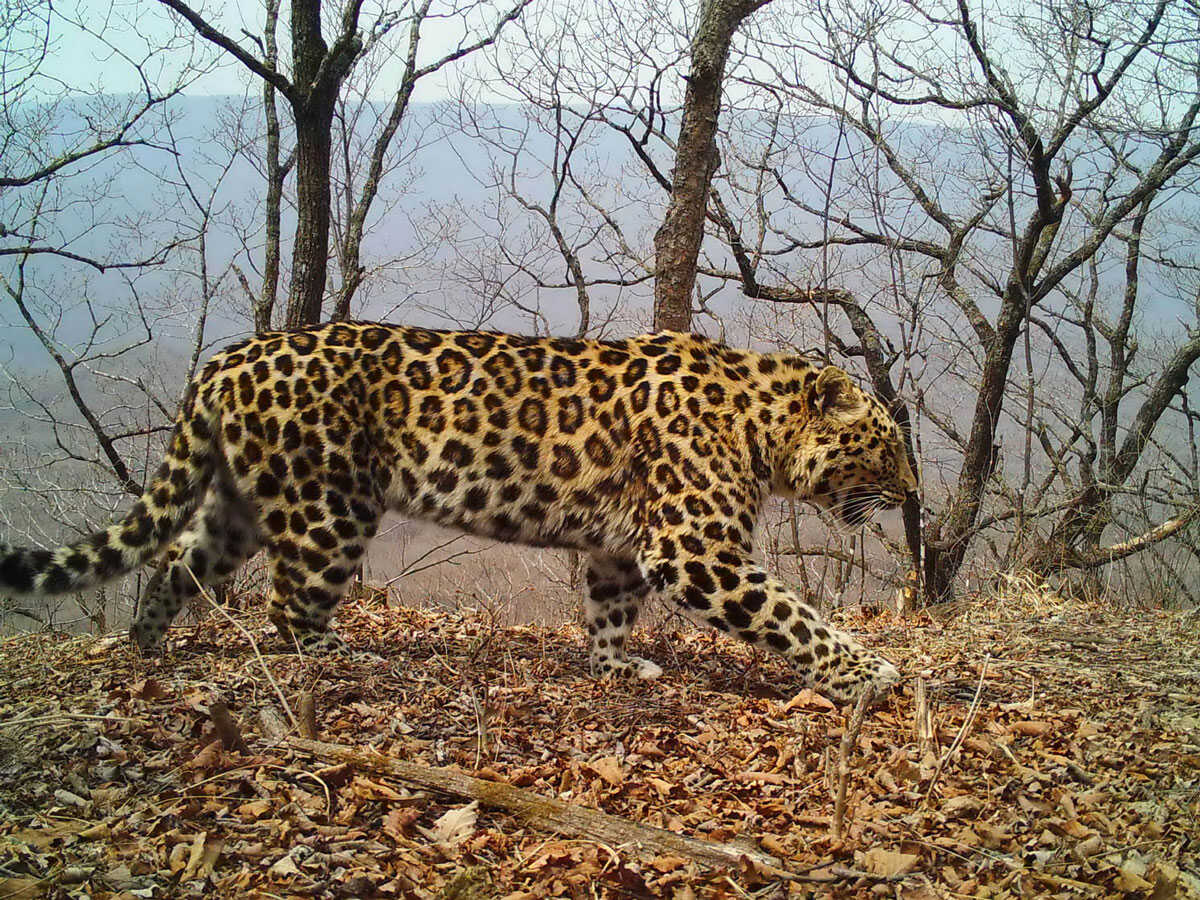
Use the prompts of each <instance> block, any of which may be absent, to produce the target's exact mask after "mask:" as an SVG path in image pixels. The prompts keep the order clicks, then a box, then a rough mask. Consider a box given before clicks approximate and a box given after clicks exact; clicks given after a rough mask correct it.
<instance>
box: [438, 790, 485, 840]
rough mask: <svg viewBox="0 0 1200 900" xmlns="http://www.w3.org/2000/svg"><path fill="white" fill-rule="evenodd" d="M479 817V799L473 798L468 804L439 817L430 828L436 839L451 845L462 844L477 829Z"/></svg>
mask: <svg viewBox="0 0 1200 900" xmlns="http://www.w3.org/2000/svg"><path fill="white" fill-rule="evenodd" d="M478 818H479V801H478V800H472V801H471V802H470V803H468V804H467V805H466V806H460V807H458V808H457V809H451V810H448V811H447V812H445V813H443V814H442V815H441V816H439V817H438V819H437V821H435V822H434V823H433V828H432V829H431V830H430V832H431V836H432V837H433V839H434V840H435V841H438V842H439V843H443V844H449V845H451V846H453V845H455V844H461V843H462V842H463V841H465V840H466V839H467V838H468V837H470V836H471V835H472V833H474V831H475V822H476V820H477V819H478Z"/></svg>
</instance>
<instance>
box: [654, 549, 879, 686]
mask: <svg viewBox="0 0 1200 900" xmlns="http://www.w3.org/2000/svg"><path fill="white" fill-rule="evenodd" d="M701 546H703V548H704V552H703V553H697V552H693V551H688V550H685V549H684V548H686V547H692V548H699V547H701ZM639 562H640V563H641V566H642V571H643V572H644V573H645V576H646V579H647V581H649V582H650V584H651V585H652V586H653V587H655V588H656V589H658V590H660V591H662V592H663V594H664V595H665V596H666V597H668V598H669V599H671V600H672V601H673V602H675V603H677V604H679V605H680V606H681V607H683V609H684V610H685V611H686V612H687V613H688V614H689V615H690V616H692V617H693V618H695V619H698V620H700V621H703V622H707V623H708V624H709V625H712V626H713V627H715V628H719V629H720V630H722V631H726V632H728V633H730V634H732V635H735V636H737V637H739V638H741V639H742V640H744V641H748V642H749V643H751V644H754V645H756V646H759V647H765V648H767V649H770V650H774V651H775V652H777V653H780V654H782V655H783V656H785V657H787V659H788V660H789V661H790V662H791V663H792V665H793V666H795V668H796V669H797V671H798V672H799V673H800V674H801V676H802V677H804V678H805V679H806V681H807V682H808V683H809V684H811V685H812V686H813V687H815V688H816V689H817V690H819V691H820V692H821V693H823V694H825V695H826V696H828V697H830V698H832V699H834V700H837V701H842V702H846V701H850V700H853V699H855V698H856V697H858V696H859V695H860V694H861V692H862V691H863V689H864V688H865V687H866V686H868V685H869V686H871V687H872V688H874V690H875V691H876V693H877V694H880V693H883V692H884V691H886V690H887V689H888V688H889V687H891V685H893V684H895V683H896V682H897V681H898V680H899V679H900V672H899V670H898V669H897V668H896V667H895V666H894V665H892V664H891V663H890V662H888V661H887V660H886V659H884V658H883V657H882V656H880V655H879V654H877V653H875V652H873V651H871V650H868V649H867V648H865V647H863V646H862V645H861V644H860V643H859V642H858V641H856V640H855V639H854V638H853V637H851V636H850V635H849V634H847V633H845V632H843V631H839V630H837V629H835V628H833V627H831V626H830V625H828V624H827V623H825V622H824V621H822V619H821V617H820V616H819V615H817V611H816V610H815V609H813V608H812V607H811V606H810V605H808V604H807V603H805V602H804V601H802V600H801V599H800V598H799V597H798V596H796V594H795V593H794V592H793V591H791V590H789V589H788V588H787V586H786V585H784V584H783V583H782V582H780V581H779V580H778V579H776V578H772V577H771V576H770V575H769V574H768V573H767V572H766V570H764V569H763V568H762V566H760V565H759V564H758V563H756V562H755V561H754V560H753V559H751V558H750V557H749V555H748V554H747V553H746V551H745V549H744V548H742V547H741V546H738V545H736V544H730V543H721V542H716V543H714V542H713V541H712V540H711V539H709V538H706V537H705V536H704V535H703V534H702V533H698V532H695V531H683V532H682V533H671V534H666V533H663V534H658V535H656V536H655V537H654V539H652V540H651V541H650V542H649V546H648V547H647V549H645V550H644V551H643V552H642V553H641V554H640V556H639Z"/></svg>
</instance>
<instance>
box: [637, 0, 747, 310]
mask: <svg viewBox="0 0 1200 900" xmlns="http://www.w3.org/2000/svg"><path fill="white" fill-rule="evenodd" d="M762 5H763V4H762V3H747V2H745V0H703V3H702V4H701V6H700V21H699V23H698V24H697V26H696V35H695V37H694V38H693V40H692V70H691V74H690V75H689V77H688V82H687V91H686V92H685V94H684V100H683V119H682V121H681V122H680V125H679V140H678V141H677V143H676V146H675V170H674V173H673V174H672V176H671V200H670V203H669V204H668V205H667V213H666V216H664V218H663V223H662V225H661V226H660V227H659V229H658V232H657V233H656V234H655V235H654V256H655V267H656V270H657V271H656V273H655V279H654V328H655V330H656V331H664V330H670V331H688V330H690V329H691V326H692V286H693V285H694V284H695V282H696V260H697V259H698V258H699V255H700V242H701V240H702V239H703V238H704V217H705V211H706V209H707V206H708V188H709V185H710V184H711V183H712V175H713V170H714V169H715V168H716V165H717V148H716V143H715V138H716V134H717V117H718V114H719V113H720V110H721V81H722V79H723V78H724V75H725V63H726V61H727V60H728V59H729V45H730V43H731V41H732V40H733V35H734V32H735V31H737V28H738V26H739V25H740V24H741V22H742V20H743V19H744V18H745V17H746V16H748V15H749V14H750V13H751V12H753V11H754V10H755V9H757V8H758V7H759V6H762Z"/></svg>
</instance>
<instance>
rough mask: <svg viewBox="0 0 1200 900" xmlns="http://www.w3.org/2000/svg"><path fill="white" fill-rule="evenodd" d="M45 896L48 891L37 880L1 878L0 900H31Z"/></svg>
mask: <svg viewBox="0 0 1200 900" xmlns="http://www.w3.org/2000/svg"><path fill="white" fill-rule="evenodd" d="M45 894H46V889H45V888H44V887H43V886H42V882H40V881H39V880H38V879H36V878H0V900H31V898H33V897H43V896H45Z"/></svg>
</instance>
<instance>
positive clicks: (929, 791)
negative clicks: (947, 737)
mask: <svg viewBox="0 0 1200 900" xmlns="http://www.w3.org/2000/svg"><path fill="white" fill-rule="evenodd" d="M991 661H992V654H990V653H989V654H987V656H985V657H984V658H983V665H981V666H980V667H979V683H978V684H976V685H975V696H974V697H972V698H971V708H970V709H969V710H967V717H966V718H965V719H963V723H962V727H961V728H959V729H958V734H956V735H955V736H954V740H953V741H951V742H950V746H949V747H947V748H946V752H945V753H943V754H942V758H941V759H939V760H938V764H937V768H936V769H935V770H934V772H933V777H932V778H931V779H929V787H927V788H926V789H925V799H924V800H922V801H921V802H922V803H928V802H929V798H930V797H931V796H932V795H933V789H934V787H936V786H937V782H938V778H940V777H941V774H942V769H944V768H945V767H946V763H947V762H949V760H950V757H952V756H953V755H954V754H955V753H957V752H958V748H959V747H960V746H962V742H963V739H964V738H965V737H966V736H967V732H969V731H970V729H971V726H972V725H973V724H974V723H975V717H976V715H978V714H979V701H980V699H981V698H982V697H983V679H984V678H986V677H987V670H988V663H990V662H991Z"/></svg>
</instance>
